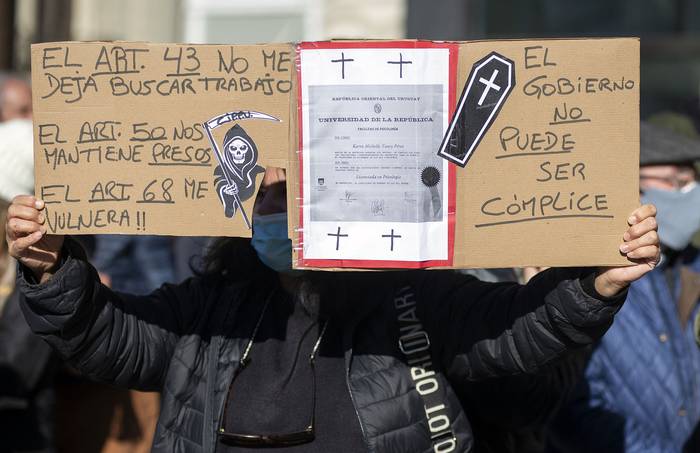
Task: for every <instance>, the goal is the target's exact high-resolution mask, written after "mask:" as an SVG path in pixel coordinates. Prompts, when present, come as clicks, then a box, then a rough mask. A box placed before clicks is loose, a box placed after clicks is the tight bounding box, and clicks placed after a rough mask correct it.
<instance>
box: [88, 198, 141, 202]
mask: <svg viewBox="0 0 700 453" xmlns="http://www.w3.org/2000/svg"><path fill="white" fill-rule="evenodd" d="M129 200H131V198H120V199H116V200H113V199H109V200H88V203H107V202H110V201H115V202H118V201H129Z"/></svg>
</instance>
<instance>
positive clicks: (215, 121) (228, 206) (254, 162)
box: [202, 110, 281, 229]
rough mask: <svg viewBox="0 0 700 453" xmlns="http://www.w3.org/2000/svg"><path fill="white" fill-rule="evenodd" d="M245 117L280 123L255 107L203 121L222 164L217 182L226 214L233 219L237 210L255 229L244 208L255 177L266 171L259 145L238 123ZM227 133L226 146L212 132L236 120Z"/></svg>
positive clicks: (215, 177)
mask: <svg viewBox="0 0 700 453" xmlns="http://www.w3.org/2000/svg"><path fill="white" fill-rule="evenodd" d="M243 120H267V121H274V122H276V123H280V122H281V121H280V120H279V119H278V118H275V117H274V116H272V115H268V114H267V113H262V112H256V111H253V110H239V111H233V112H227V113H222V114H221V115H217V116H215V117H213V118H211V119H210V120H208V121H206V122H204V123H202V126H204V132H206V134H207V138H208V139H209V143H211V147H212V150H213V151H214V154H215V155H216V160H217V161H218V162H219V165H217V166H216V169H215V170H214V185H215V186H216V193H217V194H218V195H219V200H221V204H223V205H224V214H225V215H226V217H228V218H232V217H233V216H234V215H235V214H236V212H240V213H241V218H242V219H243V221H244V222H245V224H246V226H247V227H248V229H250V228H251V224H250V220H249V219H248V214H247V213H246V212H245V209H244V208H243V202H244V201H245V200H247V199H249V198H250V197H252V196H253V194H254V193H255V187H256V184H255V180H256V178H257V176H258V175H259V174H260V173H262V172H264V171H265V168H263V167H262V166H260V165H258V148H257V146H255V142H253V139H252V138H250V136H249V135H248V134H247V133H246V131H245V130H244V129H243V128H242V127H241V126H240V125H239V124H238V122H239V121H243ZM233 122H235V124H234V125H233V127H231V128H230V129H229V130H228V131H227V132H226V135H225V136H224V143H223V147H222V148H219V144H218V143H217V142H216V140H215V139H214V135H213V134H212V131H213V130H214V129H216V128H218V127H221V126H224V125H225V124H229V123H233Z"/></svg>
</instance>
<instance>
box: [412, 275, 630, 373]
mask: <svg viewBox="0 0 700 453" xmlns="http://www.w3.org/2000/svg"><path fill="white" fill-rule="evenodd" d="M438 276H439V277H438ZM435 277H437V278H434V277H426V278H425V279H424V282H423V284H421V285H420V286H419V287H420V288H422V290H421V293H422V294H421V296H420V297H421V299H423V300H426V301H431V302H432V303H428V304H425V305H424V307H423V309H424V311H425V313H424V316H423V319H425V320H426V321H427V324H428V326H427V327H428V329H429V330H430V331H431V332H432V333H431V335H433V336H434V337H435V339H436V340H437V343H438V351H437V352H438V353H439V354H440V358H441V359H442V360H441V361H442V365H443V366H444V369H445V370H447V376H448V378H449V379H450V380H453V381H456V382H459V381H462V380H464V379H466V380H477V379H484V378H489V377H497V376H508V375H513V374H519V373H537V372H541V371H543V369H544V367H545V366H547V365H549V364H550V363H551V362H553V361H555V360H557V359H559V358H561V357H562V356H563V354H565V353H566V352H567V351H568V350H570V349H573V348H579V347H583V346H585V345H589V344H591V343H593V342H594V341H595V340H597V339H598V338H600V337H601V336H602V335H603V334H604V333H605V331H606V330H607V329H608V327H610V325H611V323H612V321H613V316H614V315H615V313H616V312H617V311H618V310H619V309H620V307H621V306H622V303H623V301H624V299H625V294H623V295H621V296H618V297H615V298H613V299H610V300H601V298H597V297H594V296H593V295H591V294H595V289H594V286H593V273H592V270H587V269H549V270H547V271H544V272H542V273H540V274H538V275H537V276H536V277H535V278H533V279H532V280H531V281H530V283H528V284H527V285H524V286H523V285H518V284H515V283H485V282H482V281H479V280H477V279H475V278H473V277H469V276H464V275H459V274H456V273H444V272H443V273H435ZM582 285H583V286H582ZM584 286H585V287H586V289H587V290H584V288H583V287H584Z"/></svg>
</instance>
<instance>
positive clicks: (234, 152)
mask: <svg viewBox="0 0 700 453" xmlns="http://www.w3.org/2000/svg"><path fill="white" fill-rule="evenodd" d="M228 152H229V153H230V154H231V160H233V162H234V163H235V164H237V165H241V164H244V163H245V159H246V156H247V155H248V152H250V145H249V144H248V142H247V141H245V140H243V139H242V138H234V139H233V140H231V142H230V143H229V144H228Z"/></svg>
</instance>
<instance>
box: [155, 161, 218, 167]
mask: <svg viewBox="0 0 700 453" xmlns="http://www.w3.org/2000/svg"><path fill="white" fill-rule="evenodd" d="M148 165H151V166H153V167H211V164H203V163H194V162H161V163H158V162H149V163H148Z"/></svg>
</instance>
